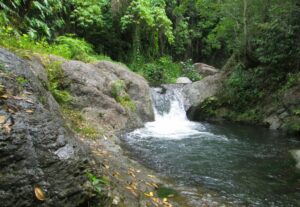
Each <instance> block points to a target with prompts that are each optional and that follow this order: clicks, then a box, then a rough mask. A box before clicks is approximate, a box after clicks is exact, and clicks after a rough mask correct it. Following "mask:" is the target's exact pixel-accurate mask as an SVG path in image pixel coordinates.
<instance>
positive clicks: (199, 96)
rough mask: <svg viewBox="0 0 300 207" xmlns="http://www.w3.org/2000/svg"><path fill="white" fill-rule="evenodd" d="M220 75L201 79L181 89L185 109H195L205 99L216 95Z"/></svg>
mask: <svg viewBox="0 0 300 207" xmlns="http://www.w3.org/2000/svg"><path fill="white" fill-rule="evenodd" d="M222 77H223V76H222V73H218V74H215V75H212V76H208V77H205V78H203V79H202V80H200V81H197V82H194V83H192V84H189V85H186V86H185V87H184V88H183V94H184V95H185V109H186V110H188V109H189V108H191V107H197V106H198V105H199V104H201V103H202V102H203V101H204V100H205V99H207V98H209V97H212V96H214V95H216V93H217V92H218V91H219V89H220V83H221V79H222Z"/></svg>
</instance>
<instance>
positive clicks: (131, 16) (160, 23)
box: [120, 0, 174, 58]
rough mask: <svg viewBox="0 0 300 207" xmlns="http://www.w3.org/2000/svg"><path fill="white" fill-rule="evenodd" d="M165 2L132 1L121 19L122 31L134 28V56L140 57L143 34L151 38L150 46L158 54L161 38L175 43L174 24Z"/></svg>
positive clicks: (156, 0) (150, 0) (158, 0)
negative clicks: (168, 15) (162, 36)
mask: <svg viewBox="0 0 300 207" xmlns="http://www.w3.org/2000/svg"><path fill="white" fill-rule="evenodd" d="M165 6H166V4H165V2H164V1H163V0H132V1H131V3H130V4H129V6H128V7H127V10H126V13H125V15H124V16H123V17H122V18H121V20H120V23H121V28H122V30H123V31H124V30H126V29H128V28H129V27H130V26H132V27H133V28H132V30H133V32H132V42H133V48H132V49H133V56H134V58H135V56H137V55H140V52H141V51H140V50H141V39H142V34H147V35H148V36H150V38H149V39H148V41H149V46H150V47H151V48H152V49H153V50H154V55H157V54H158V52H159V51H158V49H159V46H161V47H163V45H160V43H159V36H161V35H164V36H165V37H166V38H167V40H168V42H169V43H170V44H171V43H173V42H174V36H173V31H172V22H171V20H170V19H169V18H168V17H167V15H166V11H165Z"/></svg>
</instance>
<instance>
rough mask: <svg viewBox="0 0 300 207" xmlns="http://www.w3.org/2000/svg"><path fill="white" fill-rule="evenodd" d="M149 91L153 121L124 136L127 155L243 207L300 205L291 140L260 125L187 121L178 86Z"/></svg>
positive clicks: (294, 144)
mask: <svg viewBox="0 0 300 207" xmlns="http://www.w3.org/2000/svg"><path fill="white" fill-rule="evenodd" d="M167 88H168V89H167V90H166V91H164V90H163V89H161V88H154V89H152V98H153V102H154V111H155V121H154V122H149V123H146V124H145V127H144V128H141V129H137V130H135V131H133V132H130V133H128V134H126V135H125V137H124V142H125V146H126V148H127V149H129V151H130V154H131V156H132V157H134V158H135V159H137V160H139V161H140V162H141V163H143V164H144V165H146V166H148V167H150V168H152V169H154V170H155V171H157V172H158V173H160V174H161V175H162V176H165V177H168V178H170V179H172V180H173V181H174V182H175V183H176V184H177V185H179V186H191V187H196V188H197V187H201V188H205V189H207V190H209V191H214V192H216V193H218V195H219V196H221V197H223V198H225V199H226V200H229V201H232V202H234V203H235V204H237V205H241V206H282V207H288V206H300V170H299V169H297V168H296V167H295V161H294V160H293V159H292V157H291V155H290V150H292V149H297V148H298V149H299V148H300V143H299V141H297V139H295V138H293V137H286V136H285V135H283V134H282V133H280V132H277V131H271V130H267V129H264V128H260V127H253V126H251V127H250V126H244V125H237V124H232V123H222V124H209V123H198V122H191V121H189V120H188V119H187V117H186V113H185V110H184V103H183V102H184V100H183V96H182V94H181V88H180V87H179V86H169V87H167Z"/></svg>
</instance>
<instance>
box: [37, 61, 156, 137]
mask: <svg viewBox="0 0 300 207" xmlns="http://www.w3.org/2000/svg"><path fill="white" fill-rule="evenodd" d="M35 58H36V57H35ZM57 60H58V61H60V62H62V64H61V68H62V70H63V71H64V75H65V79H67V80H69V83H70V84H69V88H68V90H69V91H70V93H71V95H72V96H73V102H72V107H73V108H75V109H76V110H79V111H82V112H83V115H84V117H85V118H86V119H87V120H88V121H89V122H90V123H91V124H92V125H93V126H94V127H95V128H99V129H100V130H102V129H104V131H115V132H116V131H120V130H125V129H127V130H129V129H132V128H137V127H141V126H143V123H144V122H148V121H152V120H154V112H153V108H152V101H151V95H150V88H149V86H148V84H147V82H146V80H145V79H144V78H143V77H141V76H140V75H137V74H135V73H133V72H131V71H129V69H128V68H127V67H126V66H124V65H121V64H118V63H113V62H109V61H100V62H97V63H94V64H89V63H84V62H80V61H68V60H64V59H62V58H58V57H55V56H50V57H49V61H50V64H51V63H53V62H55V61H57ZM40 63H42V58H40ZM120 80H122V81H123V82H124V84H125V88H126V93H127V94H128V95H129V97H130V100H131V101H132V103H134V105H135V109H134V110H129V109H128V108H126V106H123V105H121V104H120V103H118V102H117V101H116V100H115V98H114V97H113V96H112V85H113V84H114V83H116V82H117V81H120Z"/></svg>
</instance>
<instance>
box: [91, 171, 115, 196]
mask: <svg viewBox="0 0 300 207" xmlns="http://www.w3.org/2000/svg"><path fill="white" fill-rule="evenodd" d="M86 176H87V177H88V179H89V181H90V183H91V184H92V186H93V189H94V191H95V192H96V193H97V194H101V193H102V188H103V186H109V185H110V182H109V180H108V179H107V178H106V177H102V178H98V177H97V176H96V175H94V174H92V173H90V172H87V173H86Z"/></svg>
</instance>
